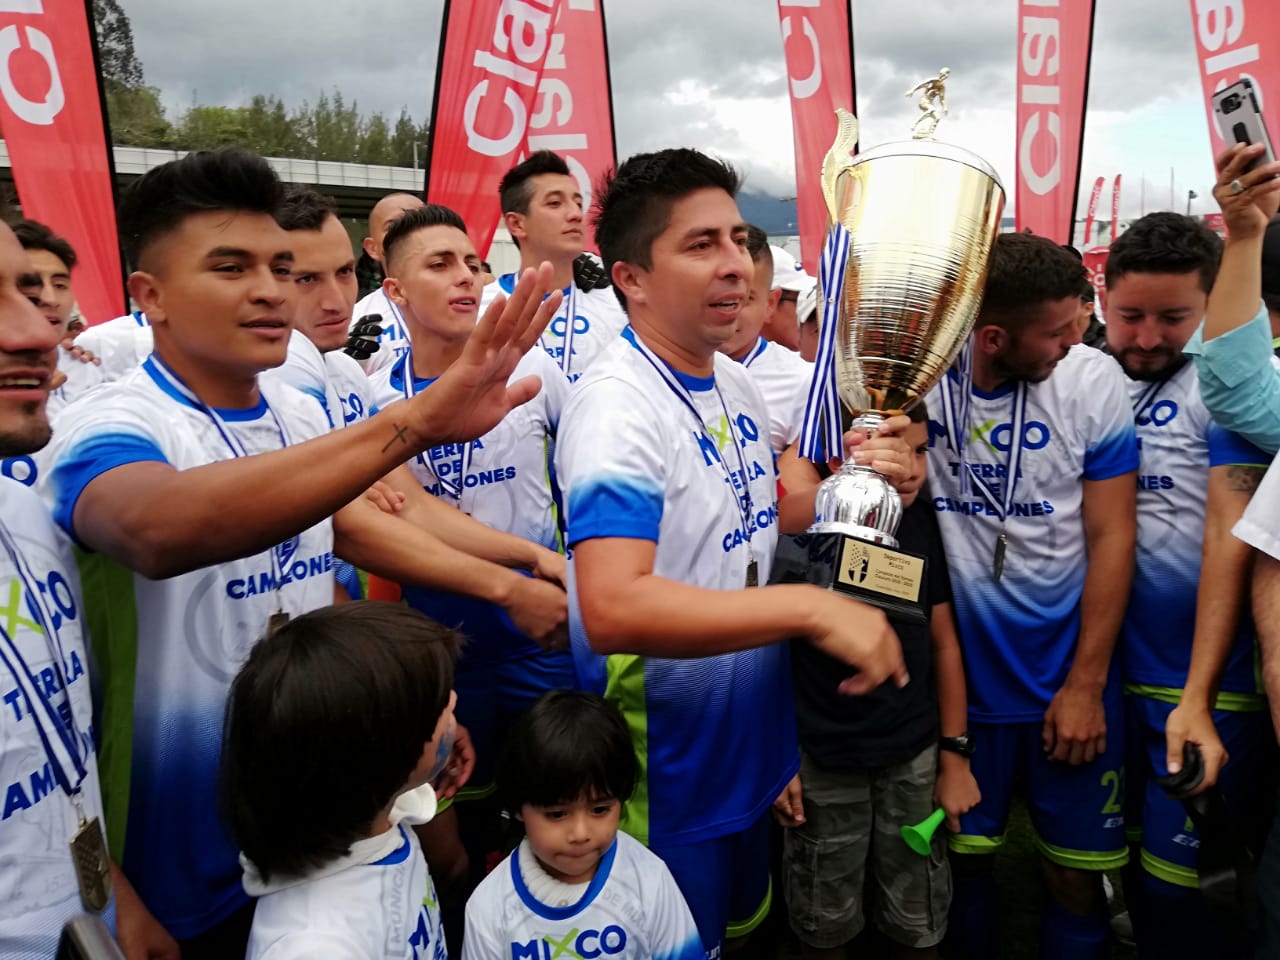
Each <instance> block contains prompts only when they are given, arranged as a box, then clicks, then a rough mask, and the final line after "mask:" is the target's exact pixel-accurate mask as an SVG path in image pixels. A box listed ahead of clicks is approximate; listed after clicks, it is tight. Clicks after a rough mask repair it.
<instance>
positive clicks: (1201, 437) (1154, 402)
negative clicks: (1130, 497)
mask: <svg viewBox="0 0 1280 960" xmlns="http://www.w3.org/2000/svg"><path fill="white" fill-rule="evenodd" d="M1129 396H1130V399H1131V401H1132V404H1133V412H1134V418H1135V420H1136V422H1137V433H1138V445H1139V447H1140V448H1141V457H1142V461H1141V468H1140V469H1139V471H1138V548H1137V559H1136V563H1135V565H1134V571H1133V593H1132V594H1131V596H1130V599H1129V607H1128V610H1127V611H1126V613H1125V619H1124V628H1123V633H1122V642H1121V644H1120V648H1119V649H1120V661H1121V665H1122V677H1123V679H1124V682H1125V684H1126V688H1127V689H1128V690H1129V691H1130V692H1134V693H1141V694H1144V695H1146V696H1153V697H1155V698H1156V699H1160V700H1166V701H1169V702H1173V703H1176V702H1177V700H1178V694H1179V692H1180V691H1181V689H1182V687H1183V685H1184V684H1185V683H1186V679H1187V670H1188V668H1189V667H1190V664H1191V644H1192V640H1193V639H1194V637H1195V623H1196V591H1197V589H1198V588H1199V585H1200V562H1201V551H1202V548H1203V543H1204V516H1205V503H1206V494H1207V491H1208V485H1209V470H1210V469H1211V468H1212V467H1218V466H1227V465H1236V464H1244V465H1252V466H1263V467H1265V466H1266V465H1267V464H1268V463H1270V461H1271V458H1270V457H1268V456H1267V455H1266V454H1264V453H1263V452H1262V451H1261V450H1259V449H1258V448H1256V447H1254V446H1253V445H1252V444H1250V443H1247V442H1246V441H1244V440H1243V439H1241V438H1240V437H1238V436H1236V435H1235V434H1231V433H1228V432H1227V431H1225V430H1223V429H1221V428H1220V427H1218V426H1216V425H1215V424H1214V423H1213V421H1212V419H1211V417H1210V415H1209V411H1208V410H1207V409H1206V408H1205V405H1204V401H1202V400H1201V399H1200V384H1199V380H1198V378H1197V376H1196V368H1195V365H1194V364H1191V363H1188V364H1186V365H1185V366H1183V367H1182V369H1181V370H1179V371H1178V372H1177V373H1175V374H1174V375H1173V376H1172V377H1170V378H1169V379H1168V380H1165V381H1160V382H1143V381H1137V380H1131V381H1129ZM1221 690H1222V693H1221V694H1220V696H1219V700H1218V706H1219V707H1220V708H1225V709H1230V708H1232V707H1235V708H1246V709H1248V708H1253V709H1256V708H1257V707H1258V706H1259V705H1260V702H1261V695H1260V694H1261V689H1260V687H1259V684H1258V675H1257V670H1256V666H1255V656H1254V632H1253V627H1252V622H1251V620H1250V618H1249V616H1248V615H1247V612H1246V614H1245V616H1243V617H1242V623H1241V626H1240V630H1239V632H1238V634H1237V637H1236V642H1235V644H1234V646H1233V647H1232V651H1231V656H1230V659H1229V660H1228V662H1227V667H1226V671H1225V673H1224V674H1223V678H1222V687H1221Z"/></svg>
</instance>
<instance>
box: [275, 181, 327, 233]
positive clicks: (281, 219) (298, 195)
mask: <svg viewBox="0 0 1280 960" xmlns="http://www.w3.org/2000/svg"><path fill="white" fill-rule="evenodd" d="M337 215H338V204H337V202H336V201H335V200H334V199H333V197H326V196H325V195H324V194H323V193H317V192H316V191H315V190H312V189H311V188H310V187H308V186H304V185H303V184H300V183H291V184H289V185H288V186H286V187H285V189H284V199H283V200H282V201H281V203H280V210H279V211H278V212H277V213H276V222H277V223H279V224H280V226H282V227H284V229H286V230H319V229H320V228H321V227H323V226H324V225H325V221H326V220H328V219H329V218H330V217H336V216H337Z"/></svg>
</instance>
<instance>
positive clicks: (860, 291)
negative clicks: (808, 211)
mask: <svg viewBox="0 0 1280 960" xmlns="http://www.w3.org/2000/svg"><path fill="white" fill-rule="evenodd" d="M837 143H839V141H837ZM832 150H833V154H829V155H828V158H827V159H828V164H829V165H831V168H830V169H828V170H826V171H825V172H824V178H823V179H824V182H823V191H824V193H825V194H826V201H827V206H828V210H829V211H830V212H831V216H832V220H833V221H834V222H835V223H838V224H840V225H841V226H843V227H844V229H845V230H846V231H847V233H848V238H849V240H848V244H849V255H848V261H847V264H846V266H845V269H844V273H843V277H842V278H839V277H838V278H836V282H835V283H830V282H828V285H829V286H831V287H832V288H833V289H831V290H825V289H824V290H823V291H822V296H823V297H824V298H828V297H834V298H837V299H838V305H839V320H838V324H837V326H836V334H835V350H834V354H835V359H834V362H835V369H836V387H837V392H838V394H839V398H840V402H841V404H842V405H843V406H844V408H845V409H846V410H847V411H848V412H849V413H850V414H851V415H852V416H853V422H852V424H851V426H852V427H853V428H864V429H866V430H867V431H868V432H869V433H874V432H875V430H876V428H877V427H879V426H880V424H882V423H883V422H884V420H885V419H886V418H887V417H889V416H892V415H894V414H897V413H902V412H905V411H906V410H908V409H910V408H911V407H913V406H914V405H916V404H918V403H921V402H923V400H924V398H925V395H926V394H927V393H928V392H929V390H930V389H932V388H933V386H934V385H935V384H936V383H937V382H938V381H939V380H940V379H941V378H942V377H943V376H944V375H945V373H946V371H947V369H948V368H949V367H950V366H951V364H952V363H953V362H954V360H955V358H956V356H957V354H958V353H959V352H960V350H961V348H962V347H963V346H964V344H965V341H966V339H967V338H968V336H969V334H970V332H971V331H972V330H973V325H974V321H975V319H976V318H977V314H978V309H979V307H980V306H981V303H982V291H983V286H984V284H985V282H986V274H987V267H988V263H989V261H990V255H991V248H992V245H993V243H994V241H995V237H996V235H997V234H998V233H999V230H1000V216H1001V213H1002V211H1003V209H1004V189H1003V187H1002V186H1001V184H1000V180H999V177H998V176H997V175H996V173H995V171H994V170H993V169H992V168H991V166H990V165H989V164H987V163H986V162H985V161H984V160H982V159H981V158H980V157H978V156H976V155H974V154H972V153H970V152H969V151H968V150H965V149H963V148H960V147H957V146H954V145H951V144H946V143H939V142H936V141H933V140H929V139H915V140H905V141H900V142H891V143H885V144H882V145H880V146H877V147H874V148H872V149H870V150H867V151H866V152H864V153H861V154H859V155H858V156H857V157H856V158H848V157H847V156H846V157H844V158H838V157H837V158H836V159H835V162H834V164H833V156H834V154H835V151H836V147H833V148H832ZM841 281H842V282H841ZM824 320H825V318H824ZM814 512H815V522H814V524H813V526H811V527H810V528H809V531H808V532H809V533H810V534H811V535H814V536H813V537H812V538H811V540H810V564H811V565H810V579H811V580H813V581H814V582H819V583H825V584H826V585H827V586H833V587H835V588H836V589H840V590H842V591H844V592H848V593H851V594H854V595H856V596H857V597H858V598H859V599H863V600H866V601H868V602H871V603H874V604H877V605H879V606H881V607H884V608H885V609H886V610H888V611H889V612H892V613H896V614H898V615H900V616H904V617H908V618H910V619H915V620H922V619H924V616H925V612H924V604H923V602H922V596H923V589H924V585H925V584H924V561H923V558H921V557H917V556H915V555H914V554H908V553H905V552H903V551H900V550H898V549H897V547H898V542H897V539H896V537H895V534H896V532H897V529H898V523H899V521H901V519H902V501H901V499H900V498H899V496H898V493H897V491H896V490H894V489H893V487H892V486H891V485H890V484H889V482H888V480H886V479H885V478H884V477H883V476H881V475H880V474H878V473H876V472H875V471H874V470H872V469H870V468H869V467H863V466H858V465H856V464H854V463H853V462H852V461H846V462H845V464H844V465H843V466H842V467H841V468H840V470H839V471H838V472H836V473H835V474H834V475H832V476H831V477H829V478H827V479H826V480H825V481H823V483H822V484H821V486H820V487H819V488H818V493H817V500H816V503H815V511H814ZM851 541H856V542H851Z"/></svg>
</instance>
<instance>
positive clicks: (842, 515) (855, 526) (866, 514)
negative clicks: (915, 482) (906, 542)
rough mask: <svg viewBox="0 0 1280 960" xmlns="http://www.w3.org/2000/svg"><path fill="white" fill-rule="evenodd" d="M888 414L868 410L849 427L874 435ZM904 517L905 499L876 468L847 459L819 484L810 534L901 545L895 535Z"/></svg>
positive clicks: (892, 545)
mask: <svg viewBox="0 0 1280 960" xmlns="http://www.w3.org/2000/svg"><path fill="white" fill-rule="evenodd" d="M886 419H888V417H887V416H886V415H885V414H884V413H882V412H880V411H878V410H868V411H866V412H865V413H862V414H860V415H859V416H857V417H855V418H854V420H853V423H852V424H850V429H853V430H863V431H865V432H866V433H867V435H868V436H873V435H874V434H875V433H876V431H877V430H879V429H880V427H881V425H882V424H883V423H884V422H885V420H886ZM901 519H902V499H901V498H900V497H899V496H898V491H897V490H895V489H894V488H893V487H892V486H891V485H890V484H889V481H888V480H887V479H886V478H885V477H884V476H883V475H882V474H881V473H880V472H879V471H877V470H874V469H872V468H871V467H869V466H863V465H862V464H856V463H854V462H853V460H852V459H847V460H845V461H844V463H843V464H842V465H841V467H840V470H839V471H838V472H836V473H834V474H832V475H831V476H830V477H828V478H827V479H826V480H824V481H823V482H822V483H821V484H820V485H819V487H818V494H817V497H816V498H815V501H814V524H813V526H811V527H810V528H809V531H808V532H809V533H839V534H842V535H845V536H851V537H856V538H858V539H859V540H865V541H868V542H870V543H876V544H884V545H887V546H890V547H896V546H897V545H898V541H897V538H896V537H895V534H896V533H897V532H898V523H899V521H901Z"/></svg>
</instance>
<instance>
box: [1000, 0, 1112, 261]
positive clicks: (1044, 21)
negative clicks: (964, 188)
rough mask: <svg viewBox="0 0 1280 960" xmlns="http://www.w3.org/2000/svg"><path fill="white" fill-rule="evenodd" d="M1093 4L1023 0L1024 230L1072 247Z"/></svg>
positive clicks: (1020, 210)
mask: <svg viewBox="0 0 1280 960" xmlns="http://www.w3.org/2000/svg"><path fill="white" fill-rule="evenodd" d="M1092 46H1093V0H1019V3H1018V151H1017V153H1018V187H1017V198H1016V206H1017V211H1016V221H1017V228H1018V229H1019V230H1028V229H1029V230H1030V231H1031V232H1032V233H1036V234H1040V235H1041V236H1045V237H1049V238H1050V239H1052V240H1055V241H1057V242H1058V243H1069V242H1070V240H1071V234H1072V232H1073V227H1074V225H1075V211H1076V202H1077V197H1078V194H1079V186H1080V150H1081V146H1082V144H1083V142H1084V111H1085V104H1086V102H1087V100H1088V93H1089V53H1090V49H1091V47H1092Z"/></svg>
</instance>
